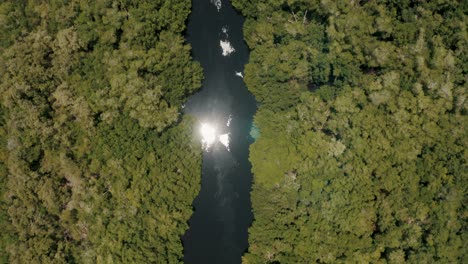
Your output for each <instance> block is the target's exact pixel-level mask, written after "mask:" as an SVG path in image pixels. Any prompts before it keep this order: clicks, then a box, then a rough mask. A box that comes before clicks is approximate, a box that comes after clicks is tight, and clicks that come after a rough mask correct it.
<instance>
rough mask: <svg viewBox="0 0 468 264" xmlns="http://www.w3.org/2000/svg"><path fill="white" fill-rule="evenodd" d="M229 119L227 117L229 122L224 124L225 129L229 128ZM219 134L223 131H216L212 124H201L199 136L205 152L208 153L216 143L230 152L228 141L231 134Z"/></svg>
mask: <svg viewBox="0 0 468 264" xmlns="http://www.w3.org/2000/svg"><path fill="white" fill-rule="evenodd" d="M231 119H232V117H231V116H229V120H228V123H227V124H226V128H228V127H229V123H230V121H231ZM222 130H223V129H222ZM221 132H223V131H218V127H217V126H215V125H213V124H210V123H201V126H200V135H201V141H202V147H203V149H204V150H205V151H210V149H211V147H212V146H214V145H215V144H217V143H218V142H219V143H221V144H222V145H224V146H225V147H226V149H227V150H228V151H230V149H229V141H230V135H231V133H230V132H229V131H224V132H223V134H221ZM226 132H227V133H226Z"/></svg>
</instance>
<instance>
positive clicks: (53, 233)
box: [0, 0, 202, 263]
mask: <svg viewBox="0 0 468 264" xmlns="http://www.w3.org/2000/svg"><path fill="white" fill-rule="evenodd" d="M190 7H191V6H190V2H189V1H138V2H135V1H107V0H102V1H83V0H81V1H78V0H73V1H39V2H38V1H2V2H1V3H0V32H2V34H1V36H0V53H1V56H0V79H1V80H0V101H1V104H0V124H1V127H0V195H1V199H0V209H1V211H0V227H1V229H2V234H1V236H0V256H1V258H0V262H2V263H3V262H8V263H104V262H105V263H110V262H116V263H168V262H169V263H177V262H180V260H181V258H182V244H181V241H180V236H181V235H182V234H183V233H184V232H185V230H186V229H187V228H188V226H187V221H188V219H189V218H190V215H191V213H192V208H191V204H192V201H193V199H194V197H195V195H196V194H197V193H198V191H199V185H200V179H199V178H200V167H201V152H200V151H201V147H200V146H199V143H198V142H196V141H194V139H193V138H194V137H193V136H192V133H193V131H192V127H193V120H191V119H189V118H187V117H181V116H179V110H180V109H181V106H182V104H183V103H184V102H185V100H186V98H187V96H188V95H189V94H191V93H193V92H194V91H195V90H196V89H198V88H199V87H200V85H201V80H202V70H201V67H200V66H199V65H198V64H197V63H195V62H192V60H191V57H190V47H189V46H188V45H186V44H185V43H184V40H183V38H182V36H181V33H182V31H183V30H184V27H185V24H184V23H185V20H186V18H187V16H188V14H189V12H190Z"/></svg>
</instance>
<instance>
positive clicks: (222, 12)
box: [183, 0, 256, 264]
mask: <svg viewBox="0 0 468 264" xmlns="http://www.w3.org/2000/svg"><path fill="white" fill-rule="evenodd" d="M217 2H219V3H220V4H221V7H220V8H219V9H218V7H219V5H218V6H216V3H217ZM192 9H193V10H192V14H191V16H190V18H189V21H188V29H187V32H186V37H187V40H188V42H189V43H190V44H191V45H192V49H193V50H192V52H193V57H194V59H195V60H197V61H199V62H200V63H201V65H202V67H203V69H204V73H205V80H204V83H203V88H202V89H201V91H199V92H198V93H197V94H195V95H193V96H192V97H191V98H190V99H189V101H188V103H187V105H186V107H185V112H186V113H189V114H192V115H195V116H196V117H198V119H199V120H200V123H199V124H198V126H199V127H198V128H197V130H198V131H199V135H198V136H199V137H200V140H203V141H204V142H205V149H204V156H203V168H202V185H201V192H200V194H199V196H198V197H197V198H196V199H195V201H194V203H193V205H194V208H195V213H194V214H193V216H192V218H191V220H190V222H189V224H190V229H189V230H188V231H187V233H186V234H185V235H184V237H183V243H184V255H185V256H184V261H185V263H187V264H190V263H204V264H209V263H223V264H224V263H240V262H241V256H242V254H243V253H244V251H245V250H246V248H247V246H248V244H247V229H248V227H249V225H250V223H251V221H252V213H251V204H250V194H249V193H250V188H251V181H252V176H251V172H250V169H251V166H250V163H249V161H248V147H249V145H250V144H251V143H252V139H251V138H250V136H249V129H250V126H251V124H252V116H253V114H254V112H255V110H256V103H255V100H254V98H253V96H252V95H251V94H250V93H249V92H248V90H247V88H246V87H245V84H244V83H243V79H242V77H241V76H239V75H240V74H241V73H242V72H243V70H244V64H246V63H247V59H248V49H247V46H246V45H245V43H244V41H243V35H242V24H243V17H242V16H241V15H239V14H238V13H237V12H236V11H235V10H234V9H233V7H232V6H231V3H230V1H228V0H221V1H214V0H194V1H193V8H192ZM221 41H222V42H221ZM221 44H223V45H224V54H223V49H222V47H221ZM233 50H235V51H233ZM229 52H231V53H230V54H229ZM228 54H229V55H228ZM236 72H237V75H236Z"/></svg>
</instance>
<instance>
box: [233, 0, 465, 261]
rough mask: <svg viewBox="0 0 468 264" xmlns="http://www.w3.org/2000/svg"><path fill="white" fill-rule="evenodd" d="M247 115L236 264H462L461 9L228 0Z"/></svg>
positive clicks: (447, 4)
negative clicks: (238, 37)
mask: <svg viewBox="0 0 468 264" xmlns="http://www.w3.org/2000/svg"><path fill="white" fill-rule="evenodd" d="M233 3H234V5H235V6H236V7H237V8H238V9H239V10H241V12H242V13H243V14H244V15H245V16H246V17H247V21H246V23H245V26H244V34H245V40H246V42H247V43H248V45H249V47H250V48H251V49H252V52H251V55H250V62H249V64H248V65H247V66H246V71H245V81H246V84H247V86H248V88H249V90H250V91H251V92H252V93H253V94H254V95H255V97H256V99H257V100H258V101H259V102H260V108H259V110H258V112H257V113H256V115H255V120H254V123H255V127H257V128H258V130H259V131H260V133H259V136H258V138H257V140H256V142H255V143H254V144H253V145H252V146H251V148H250V160H251V162H252V166H253V168H252V170H253V173H254V185H253V190H252V203H253V211H254V218H255V221H254V223H253V225H252V227H251V228H250V231H249V234H250V235H249V244H250V248H249V251H248V253H246V255H245V256H244V258H243V261H244V262H245V263H315V262H318V263H368V262H371V263H402V262H409V263H462V262H463V260H466V259H468V255H467V249H466V244H467V240H468V238H467V220H468V219H467V214H466V209H467V208H466V205H467V204H468V200H467V188H468V183H467V180H468V177H467V176H468V175H467V173H466V172H467V171H468V168H467V166H466V159H467V156H468V153H467V151H466V149H467V147H468V146H467V143H468V140H467V130H466V128H465V125H466V124H467V118H466V114H467V110H468V109H467V102H466V85H467V84H466V83H467V76H468V72H467V71H468V65H467V61H468V60H467V58H468V56H467V55H466V47H467V46H468V33H467V25H468V23H467V22H468V16H467V15H466V14H467V12H468V4H467V2H466V1H444V0H441V1H427V3H426V1H406V0H401V1H384V0H383V1H304V0H287V1H286V0H275V1H265V0H257V1H242V0H235V1H233Z"/></svg>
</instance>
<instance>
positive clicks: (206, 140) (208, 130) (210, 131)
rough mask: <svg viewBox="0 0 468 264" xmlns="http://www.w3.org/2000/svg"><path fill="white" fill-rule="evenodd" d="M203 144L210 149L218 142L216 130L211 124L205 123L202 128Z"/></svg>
mask: <svg viewBox="0 0 468 264" xmlns="http://www.w3.org/2000/svg"><path fill="white" fill-rule="evenodd" d="M200 133H201V136H202V143H203V145H204V147H205V148H206V149H208V148H209V147H210V146H211V145H213V143H215V141H216V128H215V127H214V126H212V125H210V124H206V123H203V124H202V125H201V127H200Z"/></svg>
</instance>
